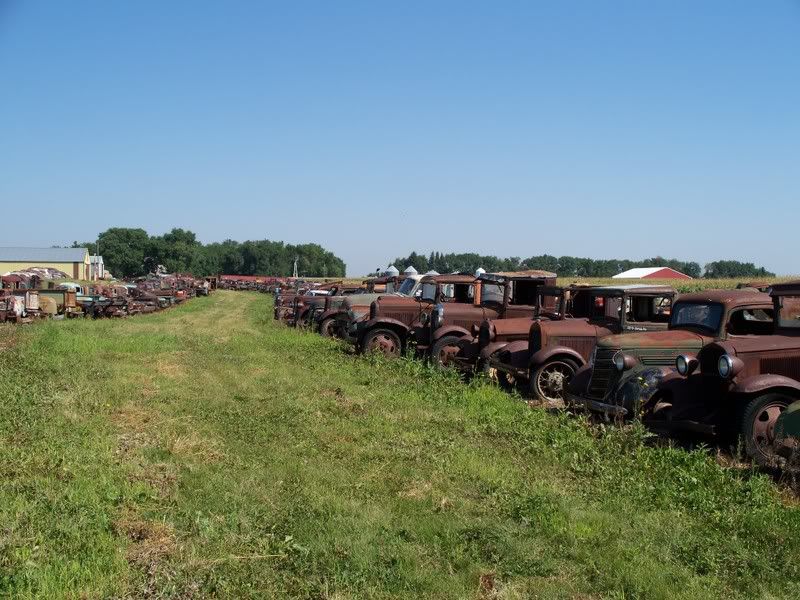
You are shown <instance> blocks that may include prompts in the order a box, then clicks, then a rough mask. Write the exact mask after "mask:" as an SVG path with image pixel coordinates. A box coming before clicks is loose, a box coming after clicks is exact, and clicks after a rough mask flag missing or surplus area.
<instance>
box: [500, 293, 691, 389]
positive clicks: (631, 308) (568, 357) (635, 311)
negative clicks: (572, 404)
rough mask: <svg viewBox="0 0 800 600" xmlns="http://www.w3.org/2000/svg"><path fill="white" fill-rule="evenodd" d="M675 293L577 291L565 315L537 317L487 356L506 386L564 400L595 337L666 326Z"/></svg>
mask: <svg viewBox="0 0 800 600" xmlns="http://www.w3.org/2000/svg"><path fill="white" fill-rule="evenodd" d="M675 295H676V292H675V290H674V289H672V288H671V287H667V286H650V285H625V286H598V287H593V288H590V289H588V290H585V291H584V292H582V293H579V294H578V295H577V296H576V297H575V298H574V299H573V302H572V306H571V308H570V310H572V311H574V314H573V313H569V315H568V316H567V318H564V319H560V320H549V321H546V320H539V321H535V322H533V323H532V324H531V325H530V327H529V332H528V336H527V339H525V340H520V341H516V342H512V343H510V344H508V345H506V346H504V347H502V348H499V349H498V350H497V351H495V352H494V353H492V354H491V355H490V356H489V357H488V366H489V368H491V369H494V370H495V371H496V373H497V379H498V381H499V382H500V384H501V385H503V387H512V386H514V385H517V386H520V387H523V386H524V388H525V389H526V390H527V392H528V393H529V394H530V396H531V397H533V398H535V399H537V400H540V401H542V402H548V403H553V404H556V403H560V402H563V399H564V392H565V390H566V386H567V384H568V383H569V380H570V379H571V378H572V376H573V375H574V374H575V372H576V371H577V370H578V369H579V368H580V367H582V366H584V365H585V364H586V363H587V361H588V360H589V357H590V355H591V353H592V351H593V350H594V348H595V345H596V344H597V340H599V339H601V338H603V337H605V336H607V335H612V334H615V333H622V332H624V331H658V330H665V329H666V328H667V324H668V323H669V315H670V307H671V305H672V301H673V300H674V298H675Z"/></svg>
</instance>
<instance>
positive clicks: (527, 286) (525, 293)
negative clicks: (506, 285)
mask: <svg viewBox="0 0 800 600" xmlns="http://www.w3.org/2000/svg"><path fill="white" fill-rule="evenodd" d="M540 287H541V285H540V284H539V282H538V281H512V282H511V296H510V298H509V301H508V303H509V304H514V305H516V306H536V301H537V299H538V296H539V288H540Z"/></svg>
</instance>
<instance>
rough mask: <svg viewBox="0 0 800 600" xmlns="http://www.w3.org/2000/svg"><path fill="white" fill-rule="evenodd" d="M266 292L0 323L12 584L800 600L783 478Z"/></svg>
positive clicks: (327, 594) (1, 566) (85, 593)
mask: <svg viewBox="0 0 800 600" xmlns="http://www.w3.org/2000/svg"><path fill="white" fill-rule="evenodd" d="M270 306H271V300H270V298H269V297H268V296H266V295H259V294H255V293H244V292H238V293H237V292H217V293H216V294H214V295H213V296H211V297H208V298H198V299H196V300H193V301H192V302H191V303H189V304H187V305H184V306H181V307H178V308H175V309H172V310H170V311H167V312H164V313H158V314H155V315H149V316H141V317H134V318H130V319H125V320H106V321H69V322H49V323H42V324H36V325H33V326H28V327H16V328H13V327H3V328H0V348H2V349H0V392H1V393H0V403H1V404H2V411H1V412H0V468H2V479H0V523H1V524H2V530H1V531H0V594H3V595H8V596H14V597H45V598H58V597H73V598H74V597H82V598H104V597H177V598H188V597H209V596H216V597H253V598H264V597H303V598H340V599H344V598H418V597H419V598H487V599H488V598H530V597H539V598H582V599H586V598H619V599H623V598H664V599H667V598H670V599H672V598H703V599H705V598H726V599H738V598H798V597H800V508H798V505H797V502H796V500H795V498H794V497H793V496H792V495H791V494H789V493H788V492H786V491H785V490H784V489H783V487H782V486H781V485H778V484H776V483H775V482H773V481H772V480H771V479H769V478H768V477H766V476H764V475H760V474H757V473H754V472H752V471H751V470H749V469H741V468H739V469H732V468H723V467H722V466H720V465H719V464H718V461H717V460H715V457H714V455H713V453H710V452H702V451H695V452H687V451H684V450H681V449H676V448H669V447H663V446H659V447H655V446H653V445H650V444H647V443H646V440H645V435H644V434H643V433H642V432H641V431H639V430H638V429H635V428H633V429H629V430H625V431H621V430H617V429H613V428H610V429H607V430H603V429H598V428H596V427H590V426H589V425H587V424H586V423H584V422H582V421H581V420H580V419H577V418H574V417H570V416H567V415H560V414H550V413H547V412H545V411H543V410H538V409H530V408H528V407H527V406H526V405H525V404H524V403H522V402H520V401H518V400H514V399H513V398H511V397H510V396H508V395H506V394H504V393H502V392H501V391H500V390H498V389H496V388H494V387H492V386H490V385H487V384H484V383H481V382H476V383H473V384H470V385H466V384H464V383H461V382H459V381H457V380H455V379H454V378H452V377H451V376H448V375H446V374H445V375H443V374H439V373H435V372H432V371H430V370H429V369H427V368H426V367H425V366H424V365H422V364H421V363H419V362H417V361H413V360H401V361H396V362H394V363H387V362H384V361H381V360H378V359H377V358H371V357H367V358H364V357H354V356H352V355H349V354H347V353H346V352H344V351H343V348H342V347H341V346H339V345H338V344H337V343H336V342H333V341H331V340H328V339H323V338H321V337H320V336H317V335H314V334H304V333H300V332H297V331H294V330H289V329H286V328H283V327H281V326H279V325H277V324H275V323H274V322H273V321H272V319H271V312H270Z"/></svg>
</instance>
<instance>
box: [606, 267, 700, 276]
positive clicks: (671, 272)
mask: <svg viewBox="0 0 800 600" xmlns="http://www.w3.org/2000/svg"><path fill="white" fill-rule="evenodd" d="M613 279H692V278H691V277H689V275H687V274H686V273H681V272H680V271H676V270H675V269H670V268H669V267H637V268H635V269H628V270H627V271H623V272H622V273H620V274H618V275H614V277H613Z"/></svg>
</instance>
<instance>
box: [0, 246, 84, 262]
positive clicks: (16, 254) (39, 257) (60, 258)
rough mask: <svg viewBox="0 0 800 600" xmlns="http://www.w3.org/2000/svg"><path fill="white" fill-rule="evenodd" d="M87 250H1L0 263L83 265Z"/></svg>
mask: <svg viewBox="0 0 800 600" xmlns="http://www.w3.org/2000/svg"><path fill="white" fill-rule="evenodd" d="M87 253H88V250H87V249H86V248H0V262H33V263H48V262H69V263H71V262H79V263H82V262H83V260H84V258H85V257H86V254H87Z"/></svg>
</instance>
